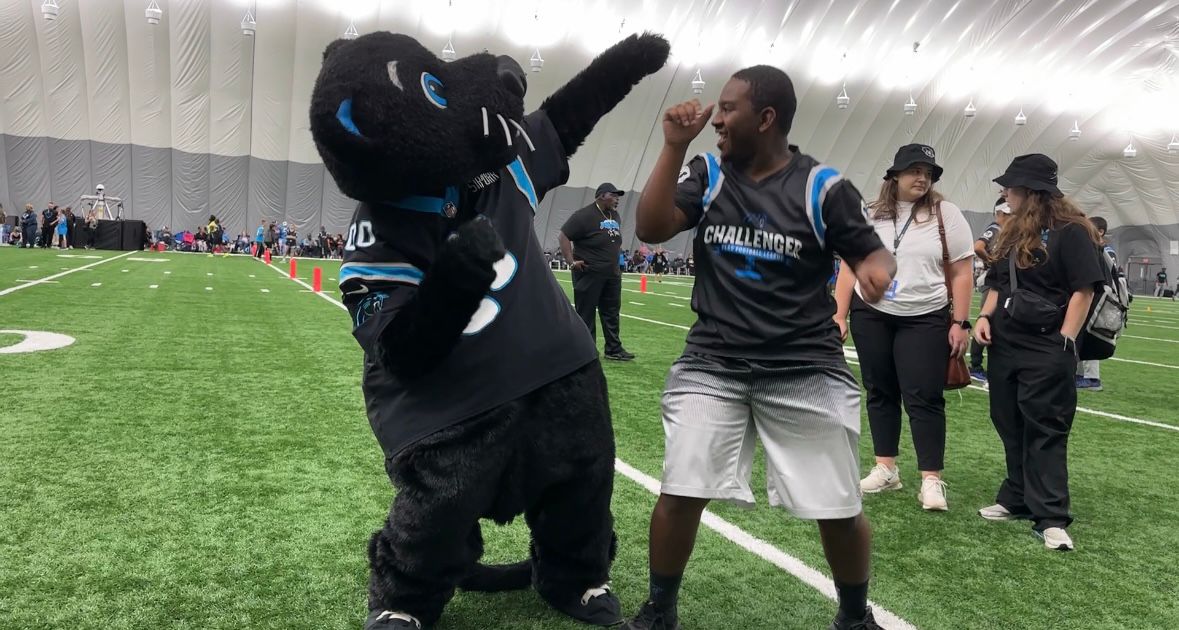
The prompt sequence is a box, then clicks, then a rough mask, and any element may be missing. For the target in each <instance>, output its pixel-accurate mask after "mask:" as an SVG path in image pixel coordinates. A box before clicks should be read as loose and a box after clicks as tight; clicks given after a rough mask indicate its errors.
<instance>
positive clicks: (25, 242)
mask: <svg viewBox="0 0 1179 630" xmlns="http://www.w3.org/2000/svg"><path fill="white" fill-rule="evenodd" d="M24 230H25V233H24V237H23V238H22V239H21V242H20V244H21V247H34V246H36V245H37V226H35V225H34V226H32V227H26V228H25V229H24Z"/></svg>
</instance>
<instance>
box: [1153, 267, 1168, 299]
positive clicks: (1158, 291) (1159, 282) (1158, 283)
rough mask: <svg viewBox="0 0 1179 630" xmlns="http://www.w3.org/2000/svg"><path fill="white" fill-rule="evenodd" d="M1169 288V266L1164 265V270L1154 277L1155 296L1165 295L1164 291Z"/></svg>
mask: <svg viewBox="0 0 1179 630" xmlns="http://www.w3.org/2000/svg"><path fill="white" fill-rule="evenodd" d="M1166 290H1167V268H1166V267H1163V269H1162V271H1159V272H1158V273H1157V274H1155V277H1154V296H1155V297H1163V293H1164V292H1165V291H1166Z"/></svg>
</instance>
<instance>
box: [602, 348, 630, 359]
mask: <svg viewBox="0 0 1179 630" xmlns="http://www.w3.org/2000/svg"><path fill="white" fill-rule="evenodd" d="M606 358H607V359H610V360H612V361H633V360H634V358H635V355H633V354H631V353H629V352H627V351H626V350H619V351H618V352H607V353H606Z"/></svg>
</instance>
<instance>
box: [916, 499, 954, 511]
mask: <svg viewBox="0 0 1179 630" xmlns="http://www.w3.org/2000/svg"><path fill="white" fill-rule="evenodd" d="M921 509H923V510H925V511H926V512H949V511H950V506H949V505H932V506H931V505H928V504H926V503H925V502H924V501H922V502H921Z"/></svg>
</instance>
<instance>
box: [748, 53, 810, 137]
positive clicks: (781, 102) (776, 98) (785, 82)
mask: <svg viewBox="0 0 1179 630" xmlns="http://www.w3.org/2000/svg"><path fill="white" fill-rule="evenodd" d="M733 78H734V79H740V80H742V81H744V82H746V83H748V84H749V99H750V100H751V101H752V102H753V109H754V110H756V111H759V112H760V111H761V110H763V109H765V108H766V107H773V108H774V112H775V113H776V114H777V117H776V118H775V119H774V122H775V123H776V124H777V125H778V130H779V131H781V132H782V135H783V136H786V135H789V134H790V127H791V125H793V124H794V112H795V110H797V109H798V99H797V98H796V97H795V95H794V83H793V82H791V81H790V77H789V76H787V75H786V73H785V72H782V71H781V70H779V69H777V68H775V67H773V66H766V65H760V66H751V67H748V68H745V69H743V70H738V71H737V72H736V73H734V74H733Z"/></svg>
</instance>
